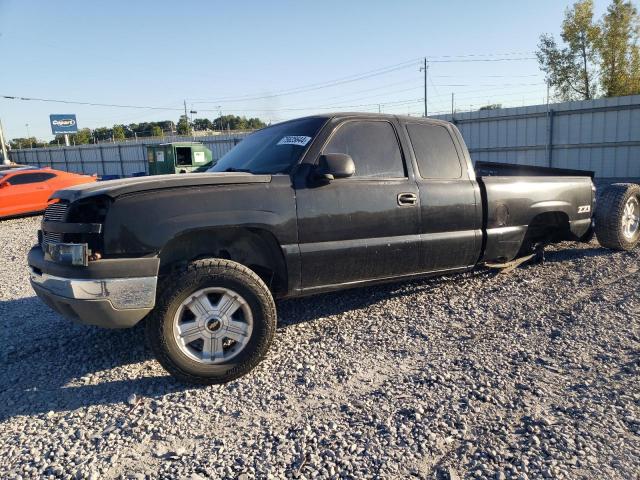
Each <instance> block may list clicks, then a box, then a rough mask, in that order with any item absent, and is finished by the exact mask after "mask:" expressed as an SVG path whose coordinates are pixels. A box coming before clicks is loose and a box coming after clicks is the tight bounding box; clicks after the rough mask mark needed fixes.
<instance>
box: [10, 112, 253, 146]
mask: <svg viewBox="0 0 640 480" xmlns="http://www.w3.org/2000/svg"><path fill="white" fill-rule="evenodd" d="M216 122H217V124H218V125H224V129H225V130H226V128H227V125H228V126H229V129H230V130H255V129H258V128H262V127H264V126H265V124H264V122H263V121H262V120H260V119H259V118H249V119H247V118H245V117H238V116H235V115H227V116H224V117H221V119H220V118H219V119H216V120H214V121H211V120H209V119H207V118H202V119H200V118H197V119H195V120H194V121H193V125H191V124H190V123H189V122H188V120H187V119H186V118H185V116H184V115H182V116H181V117H180V120H179V122H178V125H177V126H176V124H175V123H174V122H173V121H171V120H162V121H159V122H141V123H130V124H129V125H114V126H113V127H111V128H109V127H98V128H96V129H94V130H90V129H88V128H84V129H82V130H80V131H79V132H78V133H77V134H70V135H69V143H70V144H71V145H84V144H87V143H95V142H108V141H111V139H113V140H115V141H122V140H126V139H130V138H134V137H136V136H137V137H138V138H140V137H151V136H153V137H161V136H163V135H164V134H165V133H171V132H176V130H177V133H178V134H180V135H189V134H190V133H191V128H192V127H193V128H194V129H195V130H214V129H220V128H221V127H218V126H216ZM31 144H33V147H34V148H35V147H42V146H45V145H47V143H46V142H43V141H41V140H38V139H36V138H35V137H31V139H26V138H14V139H13V140H11V142H10V146H11V148H29V147H30V145H31ZM64 144H65V143H64V135H57V136H56V137H55V138H54V139H53V140H52V141H51V142H49V145H64Z"/></svg>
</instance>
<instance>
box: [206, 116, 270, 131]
mask: <svg viewBox="0 0 640 480" xmlns="http://www.w3.org/2000/svg"><path fill="white" fill-rule="evenodd" d="M266 126H267V125H266V124H265V123H264V122H263V121H262V120H260V119H259V118H249V119H247V118H246V117H240V116H238V115H223V116H221V117H218V118H216V119H215V120H214V121H213V128H214V129H215V130H257V129H259V128H264V127H266Z"/></svg>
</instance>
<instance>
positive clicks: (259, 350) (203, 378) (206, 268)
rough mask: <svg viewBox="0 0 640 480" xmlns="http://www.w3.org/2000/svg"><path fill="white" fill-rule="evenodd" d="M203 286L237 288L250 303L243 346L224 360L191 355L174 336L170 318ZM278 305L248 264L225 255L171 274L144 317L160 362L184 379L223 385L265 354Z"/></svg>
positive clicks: (232, 289)
mask: <svg viewBox="0 0 640 480" xmlns="http://www.w3.org/2000/svg"><path fill="white" fill-rule="evenodd" d="M205 288H222V289H228V290H231V291H233V292H237V294H239V295H240V296H241V297H242V298H243V299H244V300H245V301H246V303H247V304H248V307H249V308H250V310H251V316H252V323H253V325H252V331H251V333H250V335H248V341H247V343H246V345H245V346H244V348H243V349H242V350H241V351H240V353H238V354H237V355H236V356H235V357H233V358H231V359H230V360H229V361H225V362H224V363H216V364H207V363H202V362H199V361H197V360H194V359H193V358H190V357H189V356H188V355H187V354H185V352H184V351H183V350H181V348H180V346H179V345H178V340H177V339H176V337H175V335H174V317H175V316H176V314H177V312H178V309H179V308H180V306H181V305H182V304H183V302H184V301H185V300H186V299H187V298H188V297H189V296H190V295H192V294H193V293H195V292H198V291H199V290H201V289H205ZM276 318H277V317H276V307H275V303H274V300H273V297H272V296H271V293H270V291H269V289H268V288H267V286H266V285H265V284H264V282H263V281H262V280H261V279H260V277H258V275H256V274H255V273H254V272H253V271H252V270H250V269H248V268H247V267H245V266H243V265H241V264H239V263H236V262H232V261H230V260H223V259H203V260H197V261H194V262H192V263H190V264H188V265H187V266H186V267H184V268H182V269H180V270H176V271H174V272H172V273H170V274H169V275H168V276H167V278H165V279H164V280H163V281H162V282H161V285H160V286H159V288H158V294H157V302H156V306H155V308H154V310H153V311H152V312H151V314H150V315H149V317H148V318H147V320H146V327H145V328H146V337H147V342H148V344H149V346H150V347H151V350H152V351H153V353H154V354H155V357H156V359H157V360H158V362H159V363H160V364H161V365H162V366H163V367H164V368H165V370H167V371H168V372H169V373H170V374H171V375H173V376H174V377H175V378H177V379H178V380H180V381H182V382H186V383H195V384H203V385H208V384H218V383H226V382H229V381H231V380H234V379H236V378H238V377H240V376H242V375H245V374H246V373H248V372H249V371H250V370H252V369H253V368H254V367H255V366H256V365H257V364H258V363H259V362H260V361H261V360H262V358H263V357H264V356H265V354H266V353H267V351H268V350H269V346H270V345H271V341H272V339H273V336H274V333H275V329H276Z"/></svg>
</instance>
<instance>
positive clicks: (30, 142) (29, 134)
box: [24, 123, 33, 148]
mask: <svg viewBox="0 0 640 480" xmlns="http://www.w3.org/2000/svg"><path fill="white" fill-rule="evenodd" d="M24 126H25V127H27V138H28V139H29V148H33V142H32V141H31V132H30V131H29V124H28V123H25V124H24Z"/></svg>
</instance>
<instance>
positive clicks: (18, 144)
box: [9, 137, 47, 148]
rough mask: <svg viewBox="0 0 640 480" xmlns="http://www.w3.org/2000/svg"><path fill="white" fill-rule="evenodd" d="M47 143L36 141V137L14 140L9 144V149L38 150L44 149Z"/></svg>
mask: <svg viewBox="0 0 640 480" xmlns="http://www.w3.org/2000/svg"><path fill="white" fill-rule="evenodd" d="M46 144H47V143H46V142H43V141H41V140H38V139H37V138H36V137H29V138H14V139H13V140H11V141H10V142H9V146H10V147H11V148H38V147H44V146H45V145H46Z"/></svg>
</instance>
